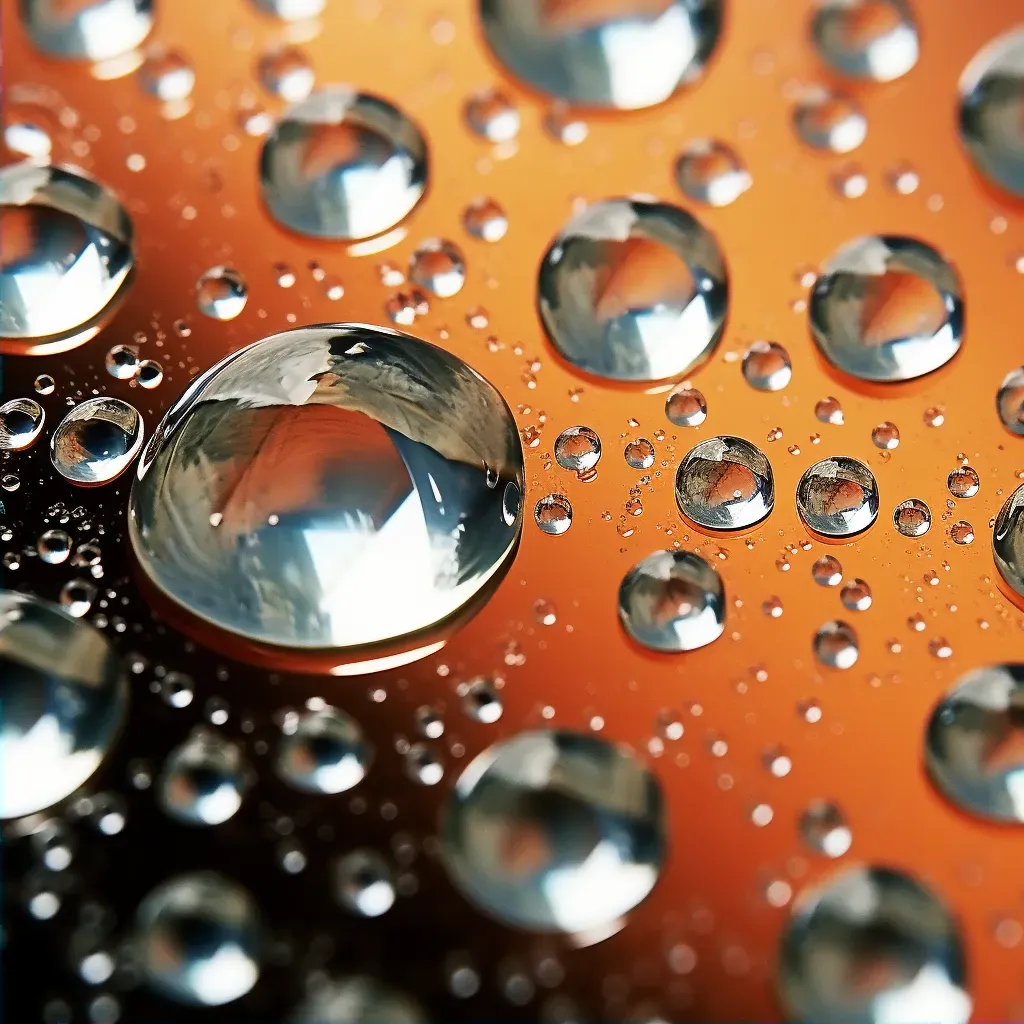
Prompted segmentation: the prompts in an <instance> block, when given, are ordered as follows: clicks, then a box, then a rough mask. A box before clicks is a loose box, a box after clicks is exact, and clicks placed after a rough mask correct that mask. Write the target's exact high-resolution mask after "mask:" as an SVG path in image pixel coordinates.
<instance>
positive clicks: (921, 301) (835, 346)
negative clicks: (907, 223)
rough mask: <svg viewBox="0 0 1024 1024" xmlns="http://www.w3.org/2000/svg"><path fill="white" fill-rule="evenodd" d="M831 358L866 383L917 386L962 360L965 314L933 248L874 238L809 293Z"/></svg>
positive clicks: (846, 250)
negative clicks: (914, 381)
mask: <svg viewBox="0 0 1024 1024" xmlns="http://www.w3.org/2000/svg"><path fill="white" fill-rule="evenodd" d="M809 313H810V322H811V331H812V333H813V335H814V340H815V341H816V342H817V344H818V347H819V348H820V349H821V351H822V353H823V354H824V356H825V358H826V359H828V361H829V362H831V363H832V364H833V365H834V366H836V367H837V368H838V369H840V370H842V371H844V372H845V373H849V374H851V375H852V376H854V377H859V378H860V379H861V380H868V381H880V382H884V383H889V382H892V381H901V380H912V379H913V378H915V377H920V376H922V375H923V374H926V373H931V372H932V370H937V369H938V368H939V367H940V366H945V364H946V363H948V362H949V361H950V359H952V358H953V356H955V355H956V353H957V350H958V349H959V348H960V343H961V340H962V338H963V328H964V306H963V301H962V299H961V291H960V282H959V280H958V279H957V275H956V272H955V271H954V270H953V268H952V267H951V266H950V265H949V264H948V263H947V262H946V261H945V260H944V259H943V258H942V256H940V255H939V253H938V252H936V251H935V250H934V249H933V248H932V247H931V246H929V245H925V244H924V242H919V241H917V240H915V239H913V238H905V237H903V236H897V235H869V236H866V237H864V238H858V239H856V240H855V241H853V242H850V243H848V244H847V245H845V246H843V247H842V248H841V249H840V250H839V251H838V252H837V253H836V254H835V255H834V256H833V257H832V259H831V260H829V262H828V265H827V266H826V267H825V270H824V272H823V273H822V275H821V277H819V278H818V280H817V282H816V283H815V285H814V289H813V291H812V292H811V300H810V307H809Z"/></svg>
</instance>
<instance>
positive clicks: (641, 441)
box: [623, 437, 654, 469]
mask: <svg viewBox="0 0 1024 1024" xmlns="http://www.w3.org/2000/svg"><path fill="white" fill-rule="evenodd" d="M623 456H624V457H625V459H626V465H627V466H629V468H630V469H650V468H651V466H653V465H654V445H653V444H651V442H650V441H648V440H647V438H646V437H641V438H638V439H637V440H636V441H630V442H629V444H627V445H626V449H625V451H624V452H623Z"/></svg>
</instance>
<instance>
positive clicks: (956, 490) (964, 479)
mask: <svg viewBox="0 0 1024 1024" xmlns="http://www.w3.org/2000/svg"><path fill="white" fill-rule="evenodd" d="M946 486H947V487H949V493H950V494H952V495H953V497H954V498H973V497H974V496H975V495H976V494H977V493H978V489H979V488H980V487H981V478H980V477H979V476H978V471H977V470H976V469H975V468H974V467H973V466H957V467H956V469H954V470H953V472H952V473H950V474H949V478H948V480H947V481H946Z"/></svg>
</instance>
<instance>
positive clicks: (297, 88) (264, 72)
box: [259, 46, 316, 103]
mask: <svg viewBox="0 0 1024 1024" xmlns="http://www.w3.org/2000/svg"><path fill="white" fill-rule="evenodd" d="M259 75H260V81H261V82H262V83H263V88H264V89H266V90H267V92H270V93H273V94H274V95H275V96H279V97H280V98H281V99H283V100H286V101H287V102H288V103H301V102H302V101H303V100H304V99H306V98H307V97H308V96H309V94H310V93H311V92H312V91H313V84H314V82H315V80H316V77H315V75H314V73H313V65H312V64H311V63H310V62H309V58H308V57H307V56H306V55H305V53H303V52H302V50H300V49H299V48H298V47H296V46H276V47H274V48H272V49H270V50H267V52H266V53H264V54H263V55H262V56H261V57H260V61H259Z"/></svg>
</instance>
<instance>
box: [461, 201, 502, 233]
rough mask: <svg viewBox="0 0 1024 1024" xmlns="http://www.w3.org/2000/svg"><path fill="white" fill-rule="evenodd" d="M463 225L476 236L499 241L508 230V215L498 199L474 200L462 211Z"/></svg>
mask: <svg viewBox="0 0 1024 1024" xmlns="http://www.w3.org/2000/svg"><path fill="white" fill-rule="evenodd" d="M462 226H463V227H464V228H465V229H466V231H467V232H468V233H469V234H471V235H472V236H473V237H474V238H479V239H482V240H483V241H485V242H499V241H501V239H503V238H504V237H505V233H506V232H507V231H508V216H507V214H506V213H505V211H504V209H503V208H502V206H501V204H500V203H499V202H498V201H497V200H496V199H490V198H488V197H481V198H478V199H474V200H472V201H471V202H470V203H469V205H468V206H467V207H466V209H465V210H464V211H463V213H462Z"/></svg>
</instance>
